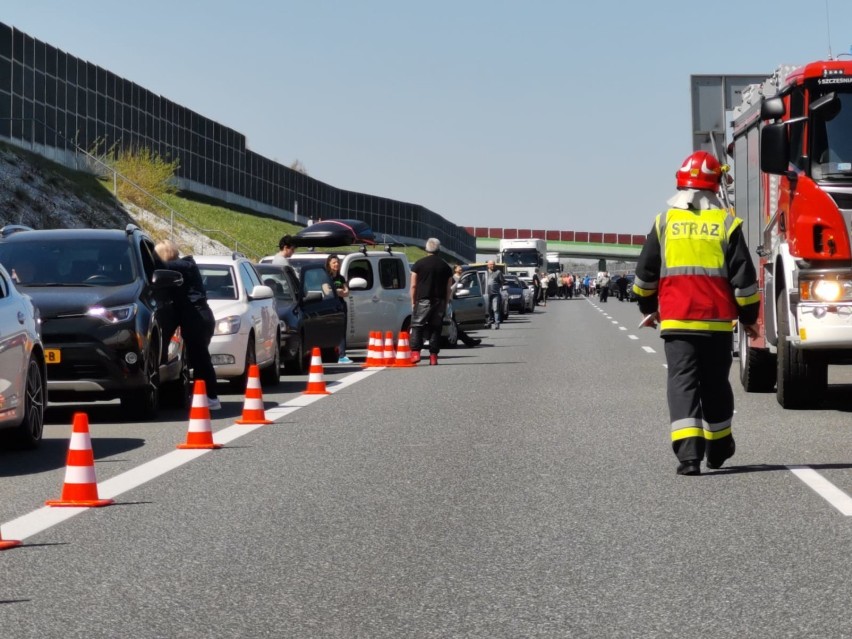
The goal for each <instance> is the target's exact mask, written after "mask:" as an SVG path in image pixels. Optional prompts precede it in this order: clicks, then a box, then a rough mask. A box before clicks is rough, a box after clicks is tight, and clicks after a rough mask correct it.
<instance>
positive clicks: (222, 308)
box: [207, 300, 246, 319]
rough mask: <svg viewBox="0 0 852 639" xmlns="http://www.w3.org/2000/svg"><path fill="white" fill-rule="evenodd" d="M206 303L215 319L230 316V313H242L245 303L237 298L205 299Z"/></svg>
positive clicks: (244, 309) (244, 310)
mask: <svg viewBox="0 0 852 639" xmlns="http://www.w3.org/2000/svg"><path fill="white" fill-rule="evenodd" d="M207 304H208V305H209V306H210V310H211V311H213V317H215V318H216V319H221V318H223V317H230V316H231V315H244V314H245V312H246V303H245V302H241V301H239V300H207Z"/></svg>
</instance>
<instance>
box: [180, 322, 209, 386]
mask: <svg viewBox="0 0 852 639" xmlns="http://www.w3.org/2000/svg"><path fill="white" fill-rule="evenodd" d="M215 326H216V320H215V319H214V318H213V311H211V310H210V309H209V308H206V307H205V308H192V309H189V310H187V311H185V312H182V313H181V316H180V333H181V336H182V337H183V341H184V342H185V343H186V353H187V356H188V358H189V365H190V366H191V367H192V376H193V378H195V379H203V380H204V385H205V386H206V387H207V396H208V397H217V396H218V394H217V393H216V371H215V369H214V368H213V364H212V363H211V361H210V351H209V350H208V347H209V346H210V340H211V339H212V338H213V330H214V328H215Z"/></svg>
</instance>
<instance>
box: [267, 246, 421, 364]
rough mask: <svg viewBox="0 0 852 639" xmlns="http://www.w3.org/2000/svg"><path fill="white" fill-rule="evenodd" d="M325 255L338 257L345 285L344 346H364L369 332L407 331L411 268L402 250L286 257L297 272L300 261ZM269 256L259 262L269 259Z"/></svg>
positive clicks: (324, 258)
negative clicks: (346, 294) (346, 293)
mask: <svg viewBox="0 0 852 639" xmlns="http://www.w3.org/2000/svg"><path fill="white" fill-rule="evenodd" d="M329 255H338V256H339V257H340V273H341V274H342V275H343V277H345V278H346V282H347V284H348V286H349V297H347V298H346V304H347V319H346V322H347V324H346V347H347V348H367V345H368V341H369V337H370V333H371V332H372V331H381V332H382V335H384V334H385V333H386V332H387V331H391V332H392V333H393V334H394V339H396V338H397V337H398V335H399V332H400V331H407V330H409V328H410V326H411V295H410V293H409V287H410V286H411V269H410V267H409V265H408V258H407V257H406V256H405V254H404V253H393V252H392V251H390V250H387V251H359V252H353V253H338V252H336V251H331V252H328V253H315V252H305V253H296V254H295V255H293V257H291V258H290V259H289V263H290V266H292V267H293V268H294V269H295V270H296V272H297V273H299V272H300V271H301V269H300V263H302V262H304V261H307V260H310V261H316V260H320V261H322V262H323V263H325V261H326V259H328V256H329ZM271 261H272V256H268V257H264V258H263V259H262V260H261V262H262V263H266V262H271Z"/></svg>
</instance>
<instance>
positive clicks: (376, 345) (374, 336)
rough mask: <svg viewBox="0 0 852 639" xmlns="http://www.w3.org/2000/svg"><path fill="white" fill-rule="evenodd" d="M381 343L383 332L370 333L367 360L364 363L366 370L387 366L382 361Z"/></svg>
mask: <svg viewBox="0 0 852 639" xmlns="http://www.w3.org/2000/svg"><path fill="white" fill-rule="evenodd" d="M381 341H382V340H381V332H379V331H371V332H370V339H369V340H368V342H367V359H366V361H365V362H364V368H370V367H373V366H384V365H385V364H384V361H383V359H382V348H381Z"/></svg>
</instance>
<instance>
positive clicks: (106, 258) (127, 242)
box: [0, 225, 190, 417]
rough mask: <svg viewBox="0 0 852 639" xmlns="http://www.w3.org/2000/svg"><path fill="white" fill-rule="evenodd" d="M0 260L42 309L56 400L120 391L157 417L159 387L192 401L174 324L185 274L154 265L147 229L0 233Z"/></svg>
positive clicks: (137, 411) (130, 407) (137, 412)
mask: <svg viewBox="0 0 852 639" xmlns="http://www.w3.org/2000/svg"><path fill="white" fill-rule="evenodd" d="M0 262H2V263H3V264H4V265H5V266H6V268H7V270H8V271H9V272H10V273H11V275H12V277H13V279H14V280H15V281H16V283H17V286H18V288H20V289H21V291H23V292H25V293H26V294H27V295H29V296H30V297H31V298H32V300H33V302H34V303H35V305H36V306H37V307H38V309H39V312H40V315H41V321H42V338H43V342H44V349H45V350H44V353H45V362H46V364H47V378H48V392H49V398H50V401H58V402H80V401H95V400H107V399H115V398H120V399H121V403H122V408H125V409H127V411H128V413H129V414H130V415H132V416H134V417H136V416H138V417H151V416H153V414H154V413H155V412H156V410H157V408H158V407H159V403H160V395H161V390H162V392H163V394H165V395H166V397H165V398H164V399H167V400H168V401H169V403H170V404H172V405H174V406H186V403H187V400H188V397H189V390H190V389H189V370H188V365H187V361H186V357H185V348H184V346H183V342H182V341H181V340H180V339H179V338H177V337H173V336H171V332H172V331H171V330H170V327H173V326H174V314H173V309H172V303H171V298H170V292H171V289H172V288H174V287H176V286H178V285H179V284H180V282H181V276H180V274H179V273H177V272H175V271H169V270H164V269H158V268H157V267H158V266H159V265H161V262H160V261H159V259H158V258H157V256H156V254H155V253H154V242H153V240H151V238H149V237H148V236H146V235H145V234H144V233H143V232H142V231H141V230H140V229H138V228H137V227H136V226H133V225H128V227H127V228H126V229H125V230H105V229H57V230H45V231H34V230H18V231H16V232H14V233H11V234H9V235H6V236H3V234H2V233H0Z"/></svg>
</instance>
